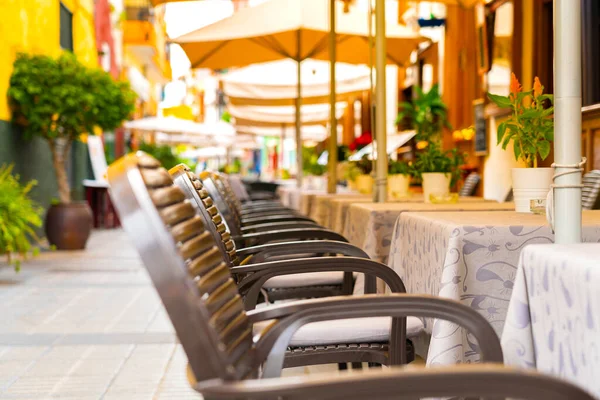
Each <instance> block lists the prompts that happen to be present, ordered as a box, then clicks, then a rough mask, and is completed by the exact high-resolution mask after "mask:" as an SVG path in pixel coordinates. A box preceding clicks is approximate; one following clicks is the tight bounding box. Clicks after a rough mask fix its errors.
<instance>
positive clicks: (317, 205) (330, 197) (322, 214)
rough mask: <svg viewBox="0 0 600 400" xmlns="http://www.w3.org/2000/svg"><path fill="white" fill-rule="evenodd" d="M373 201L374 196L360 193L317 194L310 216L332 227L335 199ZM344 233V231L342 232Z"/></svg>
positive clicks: (319, 222)
mask: <svg viewBox="0 0 600 400" xmlns="http://www.w3.org/2000/svg"><path fill="white" fill-rule="evenodd" d="M337 200H340V201H350V202H353V201H356V202H362V201H365V202H367V201H372V196H369V195H366V194H360V193H352V192H350V193H335V194H317V195H315V196H314V198H313V200H312V205H311V208H310V215H309V216H310V217H311V218H312V219H313V220H315V221H316V222H317V223H318V224H320V225H323V226H325V227H327V228H330V229H332V225H331V213H332V203H333V202H334V201H337ZM340 233H342V232H340Z"/></svg>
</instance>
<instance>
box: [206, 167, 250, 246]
mask: <svg viewBox="0 0 600 400" xmlns="http://www.w3.org/2000/svg"><path fill="white" fill-rule="evenodd" d="M200 180H202V183H203V184H204V188H205V189H206V190H207V191H208V194H209V195H210V197H211V198H212V199H213V201H214V202H215V204H216V206H217V208H218V209H219V212H220V213H221V215H222V216H223V219H225V222H226V223H227V226H228V227H229V230H230V232H231V234H232V235H233V236H240V235H242V231H241V216H240V215H239V213H238V210H236V208H235V204H233V203H232V202H231V199H229V198H227V196H225V195H224V193H223V191H222V183H221V182H219V180H218V179H217V178H216V175H215V174H214V173H212V172H210V171H202V172H201V173H200ZM217 185H220V186H221V188H220V187H219V186H217Z"/></svg>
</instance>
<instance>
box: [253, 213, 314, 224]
mask: <svg viewBox="0 0 600 400" xmlns="http://www.w3.org/2000/svg"><path fill="white" fill-rule="evenodd" d="M287 221H306V222H312V223H315V224H316V222H315V221H314V220H312V219H310V218H308V217H304V216H300V215H290V214H287V215H286V214H278V215H267V216H264V217H251V218H250V217H249V218H242V225H254V224H262V223H267V222H287Z"/></svg>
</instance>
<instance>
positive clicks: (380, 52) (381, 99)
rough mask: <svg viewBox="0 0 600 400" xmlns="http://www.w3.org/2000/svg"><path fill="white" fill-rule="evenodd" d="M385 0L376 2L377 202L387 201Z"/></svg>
mask: <svg viewBox="0 0 600 400" xmlns="http://www.w3.org/2000/svg"><path fill="white" fill-rule="evenodd" d="M385 65H386V38H385V0H376V2H375V71H376V76H375V79H376V84H375V104H376V105H377V106H376V109H375V139H376V141H377V162H376V163H375V201H376V202H378V203H385V201H386V200H387V169H388V165H387V164H388V163H387V143H386V140H387V122H386V115H385V112H386V105H385V103H386V102H385Z"/></svg>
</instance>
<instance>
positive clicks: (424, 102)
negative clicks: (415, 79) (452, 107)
mask: <svg viewBox="0 0 600 400" xmlns="http://www.w3.org/2000/svg"><path fill="white" fill-rule="evenodd" d="M415 91H416V94H417V96H416V97H415V98H414V99H413V100H412V101H410V102H408V101H405V102H403V103H401V104H400V105H399V108H400V111H399V112H398V116H397V117H396V124H397V125H401V124H408V125H410V126H412V127H413V128H414V129H415V131H416V132H417V135H416V139H417V140H418V141H427V142H431V141H437V140H439V134H440V133H441V132H442V129H444V128H448V129H452V125H450V123H449V122H448V107H447V106H446V104H445V103H444V101H443V100H442V96H441V94H440V89H439V86H438V85H437V84H436V85H433V87H432V88H431V90H429V92H423V90H422V89H421V88H420V87H419V86H416V87H415Z"/></svg>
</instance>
